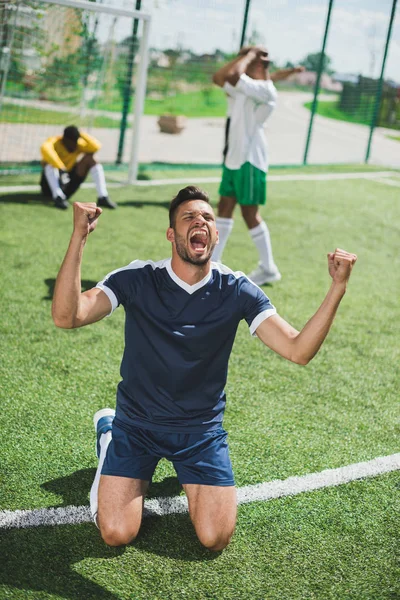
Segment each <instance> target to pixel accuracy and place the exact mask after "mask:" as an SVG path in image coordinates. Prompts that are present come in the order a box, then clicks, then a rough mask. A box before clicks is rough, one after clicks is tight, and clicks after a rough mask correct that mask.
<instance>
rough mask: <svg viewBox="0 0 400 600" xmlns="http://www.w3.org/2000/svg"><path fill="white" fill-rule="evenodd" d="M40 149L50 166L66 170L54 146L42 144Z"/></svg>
mask: <svg viewBox="0 0 400 600" xmlns="http://www.w3.org/2000/svg"><path fill="white" fill-rule="evenodd" d="M41 151H42V157H43V160H44V162H45V163H47V164H49V165H51V166H52V167H55V168H56V169H61V170H63V171H66V170H67V168H66V166H65V165H64V163H63V161H62V160H61V158H60V157H59V156H58V154H57V152H56V151H55V150H54V148H49V147H43V146H42V148H41Z"/></svg>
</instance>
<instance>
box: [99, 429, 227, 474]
mask: <svg viewBox="0 0 400 600" xmlns="http://www.w3.org/2000/svg"><path fill="white" fill-rule="evenodd" d="M227 436H228V434H227V433H226V431H225V430H224V429H223V428H222V427H220V428H219V429H217V430H215V431H207V432H204V433H169V432H168V433H166V432H164V431H153V430H149V429H141V428H139V427H130V428H129V429H128V428H127V427H125V426H124V424H121V422H118V421H117V422H116V420H115V419H114V422H113V427H112V440H111V442H110V444H109V446H108V449H107V454H106V458H105V461H104V464H103V468H102V471H101V473H102V475H115V476H118V477H130V478H132V479H142V480H144V481H151V479H152V477H153V473H154V471H155V468H156V466H157V464H158V462H159V460H160V459H161V458H166V459H167V460H170V461H171V462H172V464H173V465H174V469H175V471H176V474H177V476H178V479H179V482H180V483H181V484H184V483H197V484H202V485H217V486H230V485H235V482H234V479H233V472H232V464H231V459H230V457H229V450H228V443H227V439H226V438H227Z"/></svg>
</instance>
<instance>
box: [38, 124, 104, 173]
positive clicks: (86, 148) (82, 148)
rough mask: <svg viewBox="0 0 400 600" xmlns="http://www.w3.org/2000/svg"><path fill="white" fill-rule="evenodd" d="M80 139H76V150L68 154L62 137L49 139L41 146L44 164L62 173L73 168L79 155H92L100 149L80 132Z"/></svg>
mask: <svg viewBox="0 0 400 600" xmlns="http://www.w3.org/2000/svg"><path fill="white" fill-rule="evenodd" d="M80 134H81V135H80V138H79V139H78V142H77V146H76V150H75V151H74V152H68V150H67V149H66V147H65V146H64V144H63V143H62V136H61V135H55V136H53V137H49V138H48V139H47V140H46V141H45V142H44V143H43V144H42V145H41V146H40V152H41V153H42V158H43V160H44V162H46V163H48V164H49V165H52V166H53V167H56V168H57V169H62V170H63V171H71V169H72V168H73V167H74V165H75V163H76V161H77V160H78V156H79V155H80V154H94V153H95V152H97V151H98V150H100V148H101V144H100V142H98V141H97V140H96V139H95V138H94V137H92V136H91V135H89V134H88V133H84V132H83V131H81V132H80Z"/></svg>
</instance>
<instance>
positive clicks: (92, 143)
mask: <svg viewBox="0 0 400 600" xmlns="http://www.w3.org/2000/svg"><path fill="white" fill-rule="evenodd" d="M80 137H81V139H82V140H83V141H84V144H82V152H85V153H86V154H95V152H98V151H99V150H100V148H101V144H100V142H99V140H96V138H94V137H93V136H92V135H89V134H88V133H86V131H82V130H81V131H80Z"/></svg>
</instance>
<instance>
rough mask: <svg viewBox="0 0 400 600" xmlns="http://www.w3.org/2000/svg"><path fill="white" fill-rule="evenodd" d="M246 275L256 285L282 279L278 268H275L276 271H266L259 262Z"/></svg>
mask: <svg viewBox="0 0 400 600" xmlns="http://www.w3.org/2000/svg"><path fill="white" fill-rule="evenodd" d="M247 277H248V278H249V279H251V281H252V282H253V283H255V284H256V285H264V284H266V283H274V282H276V281H280V280H281V279H282V275H281V274H280V273H279V271H278V269H276V271H267V270H266V269H264V267H263V266H262V265H261V264H259V265H258V267H257V269H255V270H254V271H252V272H251V273H249V275H247Z"/></svg>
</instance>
